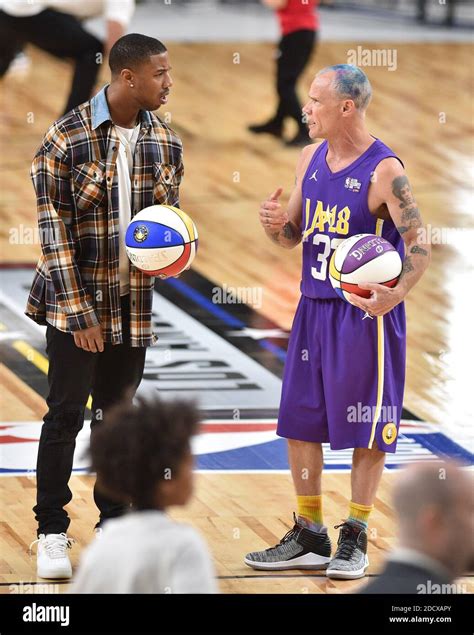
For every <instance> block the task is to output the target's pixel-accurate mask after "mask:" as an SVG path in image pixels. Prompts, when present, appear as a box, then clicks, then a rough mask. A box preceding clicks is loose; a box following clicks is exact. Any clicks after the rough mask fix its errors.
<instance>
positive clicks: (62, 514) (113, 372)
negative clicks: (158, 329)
mask: <svg viewBox="0 0 474 635" xmlns="http://www.w3.org/2000/svg"><path fill="white" fill-rule="evenodd" d="M121 300H122V320H123V323H122V332H123V339H124V343H123V344H116V345H114V346H113V345H112V344H104V351H103V352H102V353H89V352H87V351H84V350H83V349H81V348H78V347H77V346H76V345H75V343H74V337H73V336H72V335H71V334H70V333H63V332H62V331H59V330H58V329H55V328H54V327H52V326H50V325H48V326H47V329H46V341H47V346H46V352H47V355H48V359H49V369H48V383H49V394H48V397H47V400H46V403H47V405H48V408H49V410H48V412H47V414H46V415H45V417H44V419H43V421H44V423H43V427H42V428H41V437H40V441H39V448H38V460H37V468H36V469H37V471H36V477H37V499H36V501H37V502H36V506H35V507H34V508H33V511H34V512H35V514H36V520H37V521H38V535H39V534H49V533H52V534H59V533H62V532H67V529H68V527H69V523H70V519H69V517H68V514H67V512H66V510H65V509H64V506H65V505H67V504H68V503H69V502H70V501H71V499H72V493H71V490H70V489H69V486H68V483H69V479H70V477H71V472H72V466H73V458H74V450H75V447H76V437H77V435H78V434H79V432H80V430H81V429H82V427H83V425H84V412H85V408H86V404H87V400H88V398H89V395H92V413H93V415H92V421H91V430H93V428H94V426H95V425H100V422H101V421H102V417H103V412H104V411H106V410H107V408H109V407H110V406H112V405H113V404H114V403H115V402H116V401H118V400H120V399H121V398H122V396H123V393H124V391H125V390H126V389H127V388H132V389H134V390H136V389H137V388H138V386H139V384H140V382H141V379H142V376H143V369H144V366H145V352H146V348H145V347H140V348H137V347H134V348H132V347H131V346H130V344H129V341H130V306H129V296H123V297H122V299H121ZM92 433H93V432H92ZM94 501H95V503H96V505H97V507H98V508H99V510H100V518H99V522H98V523H97V525H96V527H97V526H99V525H100V524H101V523H102V522H103V521H105V520H107V519H108V518H115V517H117V516H120V515H122V514H123V513H124V512H125V511H126V510H127V506H126V505H123V504H121V503H117V502H115V501H112V500H110V499H108V498H106V497H105V496H104V495H103V494H102V493H101V492H100V491H97V488H96V487H94Z"/></svg>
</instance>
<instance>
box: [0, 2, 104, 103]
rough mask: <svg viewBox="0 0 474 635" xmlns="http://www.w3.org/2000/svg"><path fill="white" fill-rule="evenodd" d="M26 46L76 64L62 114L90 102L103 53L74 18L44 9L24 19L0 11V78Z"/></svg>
mask: <svg viewBox="0 0 474 635" xmlns="http://www.w3.org/2000/svg"><path fill="white" fill-rule="evenodd" d="M28 43H31V44H34V45H35V46H37V47H38V48H40V49H42V50H43V51H46V52H47V53H51V55H54V56H55V57H59V58H61V59H62V58H72V59H73V60H74V61H75V69H74V76H73V79H72V85H71V90H70V94H69V97H68V100H67V103H66V106H65V108H64V113H66V112H69V111H70V110H72V109H73V108H75V107H76V106H78V105H79V104H81V103H82V102H84V101H87V100H88V99H89V98H90V96H91V93H92V89H93V88H94V84H95V80H96V78H97V73H98V70H99V59H98V53H102V52H103V45H102V42H101V41H100V40H98V39H97V38H96V37H94V36H93V35H92V34H91V33H89V32H88V31H86V30H85V29H84V28H83V26H82V24H81V23H80V21H79V20H78V19H77V18H75V17H74V16H73V15H70V14H68V13H61V12H60V11H54V10H53V9H45V10H44V11H41V13H38V14H37V15H32V16H27V17H17V16H13V15H9V14H8V13H5V12H4V11H0V77H3V75H4V74H5V73H6V72H7V69H8V67H9V65H10V62H11V61H12V60H13V58H14V57H15V55H16V54H17V53H18V52H19V51H21V49H22V48H23V46H24V45H25V44H28Z"/></svg>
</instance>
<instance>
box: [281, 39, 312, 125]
mask: <svg viewBox="0 0 474 635" xmlns="http://www.w3.org/2000/svg"><path fill="white" fill-rule="evenodd" d="M315 42H316V31H309V30H303V31H294V32H293V33H289V34H288V35H284V36H283V37H282V39H281V40H280V43H279V45H278V51H279V57H278V61H277V78H276V79H277V92H278V100H279V101H278V109H277V112H276V114H275V116H274V118H273V119H272V121H273V122H274V123H275V124H277V125H278V126H281V125H282V124H283V120H284V119H285V117H291V118H292V119H294V120H295V121H296V123H297V124H298V128H299V130H300V131H304V132H307V127H306V124H305V123H303V121H302V112H301V104H300V102H299V100H298V96H297V94H296V82H297V81H298V78H299V76H300V75H301V73H302V72H303V70H304V68H305V66H306V64H307V63H308V60H309V59H310V57H311V54H312V52H313V48H314V45H315Z"/></svg>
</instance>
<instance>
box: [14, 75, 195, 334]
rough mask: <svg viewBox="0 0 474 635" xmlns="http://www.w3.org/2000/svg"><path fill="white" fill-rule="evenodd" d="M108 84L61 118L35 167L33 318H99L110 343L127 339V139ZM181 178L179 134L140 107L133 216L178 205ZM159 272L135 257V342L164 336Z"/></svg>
mask: <svg viewBox="0 0 474 635" xmlns="http://www.w3.org/2000/svg"><path fill="white" fill-rule="evenodd" d="M106 89H107V86H105V87H104V88H103V89H102V90H101V91H100V92H99V93H98V94H97V95H95V96H94V97H93V98H92V99H91V100H90V101H88V102H86V103H84V104H82V105H80V106H78V107H77V108H75V109H74V110H72V111H71V112H69V113H67V114H66V115H64V116H63V117H62V118H61V119H59V120H58V121H56V122H55V123H54V124H53V125H52V126H51V127H50V129H49V130H48V132H47V133H46V135H45V137H44V139H43V143H42V145H41V147H40V148H39V149H38V151H37V153H36V155H35V157H34V160H33V164H32V168H31V177H32V180H33V184H34V187H35V191H36V198H37V207H38V225H39V234H40V237H41V251H42V253H41V256H40V259H39V261H38V264H37V267H36V274H35V277H34V280H33V284H32V287H31V290H30V294H29V298H28V304H27V307H26V311H25V313H26V315H27V316H28V317H30V318H31V319H32V320H34V321H35V322H38V323H39V324H46V323H49V324H51V325H53V326H54V327H56V328H57V329H59V330H60V331H64V332H72V331H77V330H80V329H85V328H88V327H91V326H95V325H97V324H100V325H101V326H102V330H103V336H104V341H106V342H111V343H112V344H120V343H122V330H121V312H120V280H119V202H118V175H117V169H116V162H117V155H118V149H119V143H120V142H119V139H118V137H117V134H116V132H115V127H114V125H113V123H112V120H111V117H110V112H109V107H108V104H107V99H106ZM182 175H183V162H182V144H181V141H180V139H179V137H178V136H177V135H176V134H175V133H174V132H173V131H172V130H171V129H170V128H169V127H168V126H167V125H166V124H165V123H163V122H162V121H161V120H160V119H158V117H156V116H155V115H154V114H153V113H151V112H148V111H143V110H142V111H140V132H139V135H138V140H137V145H136V149H135V156H134V166H133V174H132V202H131V209H132V216H134V215H135V214H136V213H137V212H138V211H139V210H141V209H143V208H145V207H148V206H149V205H159V204H166V205H173V206H175V207H178V206H179V184H180V182H181V178H182ZM153 285H154V278H153V277H150V276H146V275H144V274H142V273H141V272H140V271H139V270H138V269H136V268H135V267H134V266H133V265H131V264H130V311H131V316H130V317H131V325H130V332H131V345H132V346H150V345H152V344H154V343H155V342H156V339H157V338H156V336H155V335H154V334H153V332H152V322H151V311H152V298H153Z"/></svg>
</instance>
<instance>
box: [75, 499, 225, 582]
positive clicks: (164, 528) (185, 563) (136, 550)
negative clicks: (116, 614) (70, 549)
mask: <svg viewBox="0 0 474 635" xmlns="http://www.w3.org/2000/svg"><path fill="white" fill-rule="evenodd" d="M71 592H72V593H216V592H217V584H216V580H215V574H214V567H213V565H212V561H211V557H210V555H209V552H208V550H207V547H206V545H205V543H204V541H203V539H202V538H201V537H200V535H199V534H198V533H197V532H196V530H195V529H193V528H192V527H190V526H189V525H185V524H182V523H177V522H175V521H173V520H171V519H170V518H168V516H166V514H164V513H163V512H159V511H143V512H133V513H130V514H127V515H126V516H122V517H121V518H117V519H113V520H109V521H107V522H106V523H105V525H104V531H103V532H102V535H101V536H100V538H97V539H96V540H94V541H93V542H92V544H90V545H89V546H88V547H87V548H86V549H85V550H84V552H83V554H82V556H81V560H80V564H79V570H78V572H77V575H76V577H75V580H74V582H73V584H72V587H71Z"/></svg>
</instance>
